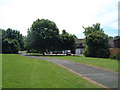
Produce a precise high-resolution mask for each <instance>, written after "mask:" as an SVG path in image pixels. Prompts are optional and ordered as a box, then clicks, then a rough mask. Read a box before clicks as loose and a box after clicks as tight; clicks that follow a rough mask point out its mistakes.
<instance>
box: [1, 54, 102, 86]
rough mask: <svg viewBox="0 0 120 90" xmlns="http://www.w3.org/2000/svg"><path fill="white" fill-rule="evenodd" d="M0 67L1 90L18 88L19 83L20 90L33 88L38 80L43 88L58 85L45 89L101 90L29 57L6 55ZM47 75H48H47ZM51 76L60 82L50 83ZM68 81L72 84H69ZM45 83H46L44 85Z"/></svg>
mask: <svg viewBox="0 0 120 90" xmlns="http://www.w3.org/2000/svg"><path fill="white" fill-rule="evenodd" d="M23 59H24V60H23ZM10 60H11V61H10ZM2 66H3V88H17V87H20V85H18V84H17V83H20V84H21V86H23V87H22V88H33V87H32V86H34V85H37V84H36V81H37V82H38V83H40V81H39V80H38V78H39V79H40V80H41V82H42V83H41V84H42V85H45V86H46V84H48V85H49V84H50V85H53V86H54V84H57V83H59V85H58V86H54V87H47V88H102V87H101V86H99V85H96V84H94V83H91V82H89V81H87V80H85V79H83V78H82V77H79V76H77V75H75V74H73V73H71V72H69V71H68V70H65V69H63V68H61V67H60V66H58V65H56V64H54V63H52V62H49V61H45V60H41V59H35V58H30V57H25V56H20V55H13V56H12V55H8V54H6V55H3V65H2ZM33 67H34V68H33ZM31 69H32V71H31ZM51 69H52V70H51ZM23 70H24V72H22V71H23ZM41 72H42V73H41ZM28 73H29V74H28ZM47 73H49V75H47ZM38 74H39V75H41V77H42V78H44V80H42V78H41V77H39V75H38ZM53 75H55V77H56V78H58V77H59V78H61V82H58V81H57V79H54V80H53V81H52V82H51V78H53ZM14 76H16V77H14ZM26 76H27V77H26ZM31 76H32V77H31ZM37 77H38V78H37ZM50 77H51V78H50ZM46 78H47V79H46ZM23 79H25V81H24V83H23ZM29 79H31V80H30V81H32V83H31V84H30V85H29V84H28V83H27V82H30V81H27V80H29ZM70 79H71V80H72V81H73V82H71V81H70ZM74 79H75V80H74ZM34 80H36V81H34ZM45 81H46V83H45ZM16 82H17V83H16ZM55 82H57V83H55ZM76 82H77V83H76ZM5 84H6V85H5ZM25 84H26V85H28V86H29V87H27V86H24V85H25ZM64 84H65V85H68V86H67V87H66V86H64ZM31 85H32V86H31ZM62 85H63V86H64V87H63V86H62ZM80 85H86V86H87V87H85V86H81V87H79V86H80ZM10 86H12V87H10ZM36 87H37V88H46V87H44V86H43V87H42V86H41V87H39V85H38V86H36ZM36 87H34V88H36ZM20 88H21V87H20Z"/></svg>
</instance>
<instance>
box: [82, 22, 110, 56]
mask: <svg viewBox="0 0 120 90" xmlns="http://www.w3.org/2000/svg"><path fill="white" fill-rule="evenodd" d="M84 29H85V31H84V34H85V36H86V38H85V43H86V45H87V46H86V48H85V53H84V55H85V56H89V57H102V58H107V57H109V43H108V40H109V38H108V35H106V34H105V33H104V31H103V29H101V28H100V24H99V23H97V24H93V26H91V27H87V28H84Z"/></svg>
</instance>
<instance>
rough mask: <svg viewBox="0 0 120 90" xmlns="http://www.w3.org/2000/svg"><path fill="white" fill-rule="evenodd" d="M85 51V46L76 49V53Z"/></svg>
mask: <svg viewBox="0 0 120 90" xmlns="http://www.w3.org/2000/svg"><path fill="white" fill-rule="evenodd" d="M83 52H84V49H83V48H78V49H75V54H83Z"/></svg>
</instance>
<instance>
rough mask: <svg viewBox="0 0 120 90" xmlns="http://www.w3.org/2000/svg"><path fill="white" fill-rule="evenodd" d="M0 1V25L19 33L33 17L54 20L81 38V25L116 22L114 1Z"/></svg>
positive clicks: (113, 24) (23, 31)
mask: <svg viewBox="0 0 120 90" xmlns="http://www.w3.org/2000/svg"><path fill="white" fill-rule="evenodd" d="M1 2H2V3H1ZM0 3H1V4H0V12H2V13H1V14H0V28H3V29H7V28H9V27H10V28H12V29H17V30H20V31H21V33H22V34H23V35H26V34H27V29H28V28H30V26H31V25H32V23H33V21H35V20H36V19H37V18H40V19H41V18H45V19H49V20H51V21H54V22H55V23H56V25H57V26H58V28H59V29H60V31H61V30H63V29H66V30H67V31H68V32H69V33H72V34H75V35H77V36H78V37H81V38H82V37H83V34H82V32H83V31H84V29H83V28H82V26H84V27H87V26H91V25H92V24H94V23H97V22H100V23H101V24H102V27H106V26H109V29H110V28H112V29H117V28H116V26H117V25H116V23H117V22H116V21H115V22H113V21H114V20H117V6H116V5H117V3H118V0H104V2H102V1H101V0H82V1H81V0H5V1H4V0H2V1H0ZM108 32H109V31H108Z"/></svg>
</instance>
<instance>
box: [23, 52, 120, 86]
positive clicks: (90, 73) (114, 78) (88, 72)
mask: <svg viewBox="0 0 120 90" xmlns="http://www.w3.org/2000/svg"><path fill="white" fill-rule="evenodd" d="M21 55H24V56H27V57H31V58H38V59H43V60H47V61H50V62H54V63H57V64H60V65H62V66H64V67H67V68H69V69H70V70H72V71H74V72H77V73H79V74H80V75H82V76H83V77H87V78H88V79H90V80H92V81H95V82H97V83H100V84H102V85H103V86H106V87H108V88H118V73H117V72H112V71H108V70H104V69H101V68H97V67H93V66H88V65H85V64H81V63H76V62H72V61H67V60H61V59H53V58H46V57H41V56H30V55H26V54H25V53H21Z"/></svg>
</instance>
